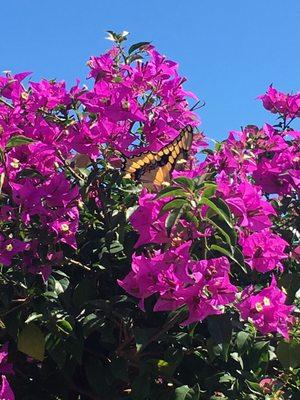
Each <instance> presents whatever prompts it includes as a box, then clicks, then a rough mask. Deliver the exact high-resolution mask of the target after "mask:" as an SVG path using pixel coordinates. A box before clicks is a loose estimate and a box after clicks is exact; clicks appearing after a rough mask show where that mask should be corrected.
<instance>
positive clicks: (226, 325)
mask: <svg viewBox="0 0 300 400" xmlns="http://www.w3.org/2000/svg"><path fill="white" fill-rule="evenodd" d="M207 322H208V330H209V333H210V334H211V336H212V338H213V340H214V342H215V343H228V342H230V340H231V334H232V325H231V321H230V318H229V317H228V315H226V314H223V315H211V316H209V317H208V318H207Z"/></svg>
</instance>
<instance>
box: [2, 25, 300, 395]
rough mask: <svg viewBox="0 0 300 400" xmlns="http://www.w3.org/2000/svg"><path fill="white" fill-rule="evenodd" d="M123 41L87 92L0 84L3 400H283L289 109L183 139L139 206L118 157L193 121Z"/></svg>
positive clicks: (292, 292)
mask: <svg viewBox="0 0 300 400" xmlns="http://www.w3.org/2000/svg"><path fill="white" fill-rule="evenodd" d="M127 34H128V32H122V33H120V34H117V33H114V32H112V31H109V37H108V38H109V39H110V40H111V41H113V43H114V46H113V48H112V50H110V51H109V52H108V53H107V54H105V55H102V56H99V57H92V58H91V59H90V61H89V62H88V65H89V67H90V77H92V78H93V79H94V86H93V87H92V89H86V88H84V87H79V86H78V85H76V86H74V87H73V88H71V89H70V90H69V91H68V90H66V88H65V84H64V83H63V82H56V81H46V80H42V81H41V82H39V83H34V82H30V83H29V86H28V88H27V89H26V88H25V87H24V85H23V83H22V81H23V79H25V78H26V76H27V75H26V73H25V74H17V75H10V74H7V76H5V77H1V78H0V134H1V138H0V146H1V154H0V155H1V160H0V161H1V163H0V164H1V165H0V177H1V179H0V183H1V198H0V202H1V203H0V206H1V209H0V224H1V235H0V263H1V265H0V288H1V293H2V295H1V299H0V327H1V343H2V348H1V349H0V353H1V354H0V368H1V374H2V388H1V395H0V397H1V396H2V398H3V399H4V398H5V399H13V396H15V398H16V399H23V400H29V399H41V398H43V399H46V400H47V399H49V400H54V399H55V400H58V399H69V400H75V399H78V400H79V399H85V400H89V399H91V400H92V399H105V400H116V399H120V400H121V399H123V400H148V399H155V400H156V399H157V400H160V399H161V400H162V399H164V400H201V399H210V400H217V399H228V400H235V399H244V400H246V399H247V400H250V399H251V400H255V399H269V400H271V399H273V400H275V399H278V400H279V399H290V400H296V399H298V398H299V386H300V373H299V372H300V362H299V360H300V326H299V317H298V315H299V314H298V313H299V281H300V280H299V276H300V275H299V272H298V270H297V268H298V263H299V254H300V250H299V249H300V247H299V239H300V228H299V220H300V215H299V179H300V178H299V132H296V131H294V130H292V128H291V126H290V125H291V123H292V121H293V119H295V118H296V117H298V116H299V109H300V103H299V95H285V94H283V93H280V92H278V91H276V90H275V89H274V88H270V89H269V90H268V92H267V93H266V94H265V95H264V96H262V100H263V104H264V106H265V107H266V108H267V109H269V110H270V111H271V112H273V113H277V114H278V121H277V124H276V125H275V126H274V127H273V126H270V125H268V124H266V125H265V126H264V127H263V128H262V129H259V128H257V127H255V126H247V127H245V128H244V129H243V130H242V131H241V132H239V133H236V134H235V136H234V135H233V133H231V134H230V136H229V138H228V139H227V140H226V141H224V142H222V143H218V144H217V145H216V148H215V149H207V148H206V149H203V147H204V146H205V145H206V144H205V142H204V139H203V134H202V133H200V132H198V131H197V130H196V129H195V134H194V143H193V147H192V150H191V154H190V156H189V159H188V160H187V162H183V163H182V162H178V163H177V166H176V170H174V171H173V179H172V181H171V182H168V183H167V184H166V186H165V187H161V188H158V190H157V191H156V192H155V193H149V192H147V190H146V189H145V188H142V187H141V185H139V184H138V182H135V181H132V180H128V179H124V178H123V173H122V170H121V165H122V157H124V155H125V156H130V155H131V154H138V153H139V152H145V151H149V150H151V151H158V150H159V149H160V148H161V147H162V146H163V145H164V144H167V143H169V142H170V141H171V140H172V139H173V138H174V135H176V134H178V131H179V130H180V129H182V128H183V127H184V126H186V125H187V124H191V125H192V126H194V127H196V126H197V125H198V121H197V116H196V115H195V114H194V113H193V112H192V111H190V109H189V105H188V102H187V100H186V96H187V95H188V93H187V92H185V91H184V89H183V86H182V84H183V82H184V79H182V78H181V77H179V76H178V72H177V65H176V63H174V62H172V61H170V60H166V59H165V58H164V57H162V56H161V55H160V54H159V53H158V52H156V50H155V49H154V48H153V46H152V45H151V44H150V43H149V42H140V43H137V44H133V45H132V46H131V47H130V48H129V50H128V52H126V50H125V45H124V44H125V42H126V38H127ZM121 153H122V154H121ZM200 153H203V154H204V156H205V160H204V161H200V159H202V160H203V154H202V155H201V157H202V158H201V157H200ZM275 276H276V278H275ZM10 387H11V388H12V389H13V391H14V395H13V393H12V391H11V389H10Z"/></svg>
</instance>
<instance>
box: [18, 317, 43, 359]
mask: <svg viewBox="0 0 300 400" xmlns="http://www.w3.org/2000/svg"><path fill="white" fill-rule="evenodd" d="M18 350H19V351H21V352H22V353H25V354H27V355H28V356H29V357H32V358H34V359H35V360H39V361H43V359H44V354H45V336H44V334H43V332H42V331H41V330H40V328H39V327H38V326H36V325H35V324H32V323H31V324H29V325H27V326H25V328H24V329H23V330H22V331H21V332H20V334H19V337H18Z"/></svg>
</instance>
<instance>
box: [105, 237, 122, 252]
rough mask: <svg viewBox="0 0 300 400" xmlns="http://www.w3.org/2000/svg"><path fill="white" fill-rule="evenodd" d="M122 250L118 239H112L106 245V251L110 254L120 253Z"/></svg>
mask: <svg viewBox="0 0 300 400" xmlns="http://www.w3.org/2000/svg"><path fill="white" fill-rule="evenodd" d="M123 250H124V247H123V245H122V244H121V243H120V242H119V241H118V240H114V241H113V242H111V243H110V245H109V246H108V251H109V253H110V254H116V253H120V252H121V251H123Z"/></svg>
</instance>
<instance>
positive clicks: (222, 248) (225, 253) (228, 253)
mask: <svg viewBox="0 0 300 400" xmlns="http://www.w3.org/2000/svg"><path fill="white" fill-rule="evenodd" d="M210 249H211V250H216V251H218V252H219V253H222V254H224V255H225V256H227V257H229V258H230V259H231V260H232V261H234V262H235V263H236V264H237V265H238V266H239V267H241V268H242V270H243V271H244V272H245V273H247V269H246V268H245V265H243V264H241V263H240V262H239V261H238V260H237V259H236V258H235V257H234V256H233V255H232V253H230V251H228V250H227V249H224V247H221V246H218V245H216V244H212V245H211V246H210Z"/></svg>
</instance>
